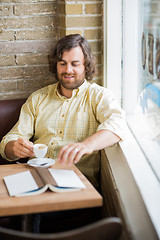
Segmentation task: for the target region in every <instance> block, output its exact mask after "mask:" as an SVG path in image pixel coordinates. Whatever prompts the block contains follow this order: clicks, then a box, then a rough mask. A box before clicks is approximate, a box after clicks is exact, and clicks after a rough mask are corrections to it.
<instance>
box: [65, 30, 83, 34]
mask: <svg viewBox="0 0 160 240" xmlns="http://www.w3.org/2000/svg"><path fill="white" fill-rule="evenodd" d="M69 34H80V35H82V30H77V29H67V30H66V35H69Z"/></svg>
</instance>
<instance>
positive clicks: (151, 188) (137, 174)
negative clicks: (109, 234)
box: [105, 132, 160, 240]
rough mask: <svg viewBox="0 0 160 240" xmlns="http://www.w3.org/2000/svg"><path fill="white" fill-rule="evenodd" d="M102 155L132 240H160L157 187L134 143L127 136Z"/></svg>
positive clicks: (159, 193) (130, 136) (130, 135)
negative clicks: (105, 157) (104, 156)
mask: <svg viewBox="0 0 160 240" xmlns="http://www.w3.org/2000/svg"><path fill="white" fill-rule="evenodd" d="M105 154H106V156H107V160H108V164H109V167H110V171H111V174H112V176H113V181H114V184H115V191H116V192H118V193H116V194H117V195H118V198H119V199H120V205H121V208H122V212H123V215H124V218H125V221H126V224H127V225H128V228H129V231H130V232H131V235H132V237H133V238H132V237H131V239H136V240H138V239H139V240H142V239H146V240H147V239H148V240H150V239H152V240H153V239H158V238H157V235H158V236H159V238H160V224H159V222H160V217H159V216H160V207H159V203H160V184H159V182H158V180H157V178H156V177H155V176H154V173H153V172H152V169H151V168H150V166H149V164H148V162H147V161H146V159H145V157H144V155H143V153H142V151H141V149H140V148H139V146H138V144H137V142H136V140H135V139H134V137H133V136H132V134H131V133H130V132H129V135H128V139H127V141H123V142H121V143H120V144H117V145H116V146H114V147H111V148H106V149H105ZM117 190H118V191H117ZM153 226H154V227H153Z"/></svg>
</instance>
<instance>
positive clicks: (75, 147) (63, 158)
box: [58, 142, 93, 165]
mask: <svg viewBox="0 0 160 240" xmlns="http://www.w3.org/2000/svg"><path fill="white" fill-rule="evenodd" d="M92 151H93V150H92V149H91V148H90V147H89V146H88V145H87V144H85V143H84V142H77V143H71V144H66V145H65V146H64V147H62V148H61V149H60V151H59V154H58V161H59V162H61V163H63V164H64V163H68V164H69V165H71V164H72V163H77V162H78V161H79V160H80V159H81V157H82V156H83V155H85V154H91V153H92Z"/></svg>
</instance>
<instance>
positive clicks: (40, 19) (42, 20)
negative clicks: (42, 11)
mask: <svg viewBox="0 0 160 240" xmlns="http://www.w3.org/2000/svg"><path fill="white" fill-rule="evenodd" d="M56 26H57V17H56V16H37V17H36V16H34V17H25V18H23V17H19V18H2V19H1V22H0V28H3V29H7V28H9V29H17V28H35V27H56Z"/></svg>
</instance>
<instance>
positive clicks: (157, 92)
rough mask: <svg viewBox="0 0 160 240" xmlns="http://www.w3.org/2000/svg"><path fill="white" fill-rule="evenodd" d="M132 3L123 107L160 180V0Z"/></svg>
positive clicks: (126, 20)
mask: <svg viewBox="0 0 160 240" xmlns="http://www.w3.org/2000/svg"><path fill="white" fill-rule="evenodd" d="M131 2H132V4H131ZM131 2H130V1H126V0H124V1H123V54H122V58H123V69H122V71H123V86H124V89H123V103H124V105H123V106H124V108H125V109H126V111H127V113H129V114H130V115H129V116H128V124H129V127H130V129H131V131H132V133H133V134H134V136H135V137H136V139H137V141H138V143H139V145H140V147H141V149H142V151H143V153H144V154H145V157H146V159H147V160H148V162H149V164H150V166H151V168H152V170H153V171H154V174H155V175H156V177H157V179H158V180H159V181H160V34H159V33H160V17H159V16H158V15H159V11H160V2H159V1H155V2H153V1H151V0H141V1H135V2H134V1H131Z"/></svg>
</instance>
